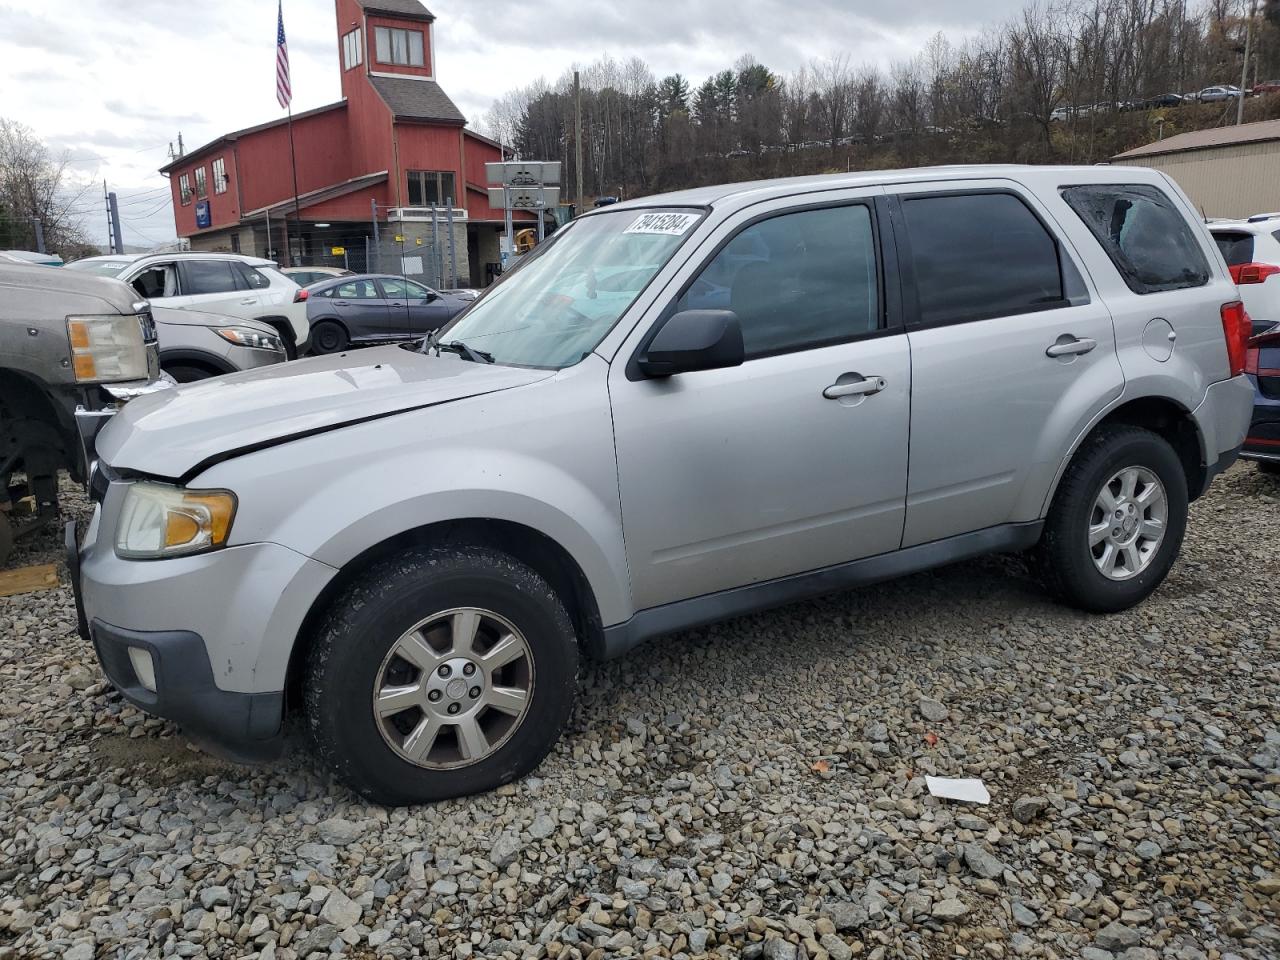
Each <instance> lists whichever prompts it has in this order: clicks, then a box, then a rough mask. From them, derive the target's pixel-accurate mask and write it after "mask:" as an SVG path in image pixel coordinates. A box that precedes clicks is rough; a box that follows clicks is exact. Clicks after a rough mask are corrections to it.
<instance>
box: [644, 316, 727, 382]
mask: <svg viewBox="0 0 1280 960" xmlns="http://www.w3.org/2000/svg"><path fill="white" fill-rule="evenodd" d="M742 361H743V347H742V326H741V324H739V323H738V315H737V314H736V313H734V312H733V311H732V310H683V311H681V312H680V313H677V314H674V315H673V316H672V317H670V318H669V319H668V320H667V322H666V323H665V324H663V325H662V329H661V330H659V331H658V332H657V334H656V335H655V336H654V338H653V340H651V341H650V342H649V346H648V349H646V350H645V352H644V354H643V355H642V356H641V358H640V360H639V362H638V366H639V367H640V370H641V371H642V372H643V373H644V374H645V376H648V377H669V376H671V375H672V374H676V373H689V372H692V371H694V370H719V369H721V368H723V367H737V366H741V365H742Z"/></svg>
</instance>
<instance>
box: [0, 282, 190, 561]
mask: <svg viewBox="0 0 1280 960" xmlns="http://www.w3.org/2000/svg"><path fill="white" fill-rule="evenodd" d="M167 386H169V382H167V381H166V380H164V379H161V378H160V360H159V353H158V345H157V342H156V329H155V324H154V323H153V322H152V319H151V308H150V307H149V306H148V304H147V303H146V301H141V302H140V301H139V299H138V295H137V294H136V293H135V292H134V291H133V290H131V289H130V288H129V286H128V285H127V284H125V283H122V282H121V281H119V280H110V279H106V278H103V277H90V276H84V275H81V274H76V273H71V272H69V271H66V270H60V269H55V268H53V267H41V266H16V265H11V264H7V263H6V264H0V565H3V563H4V562H5V560H6V559H7V557H8V556H9V554H10V552H11V551H12V549H13V544H14V540H15V538H17V537H19V536H22V535H24V534H28V533H31V532H33V531H35V530H37V529H39V528H40V527H42V526H44V525H45V524H47V523H49V522H51V521H53V520H54V519H56V517H57V515H58V509H57V507H58V471H59V470H67V471H68V472H69V473H70V474H71V476H72V478H73V479H75V480H77V481H79V482H81V483H83V482H84V481H85V478H86V475H87V470H88V464H89V462H90V461H91V460H92V453H91V451H92V442H93V437H94V435H95V434H96V433H97V431H98V430H99V429H100V427H101V425H102V424H103V423H104V422H105V421H106V419H108V418H109V417H110V416H112V415H113V414H114V413H115V412H116V410H117V409H118V405H119V404H120V403H122V402H124V401H125V400H128V399H130V398H132V397H136V396H139V395H141V394H143V393H147V392H151V391H153V390H156V389H162V388H164V387H167Z"/></svg>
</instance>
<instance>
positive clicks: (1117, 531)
mask: <svg viewBox="0 0 1280 960" xmlns="http://www.w3.org/2000/svg"><path fill="white" fill-rule="evenodd" d="M1168 518H1169V502H1168V499H1167V498H1166V496H1165V492H1164V484H1162V483H1161V482H1160V478H1159V477H1157V476H1156V475H1155V474H1154V473H1152V472H1151V471H1150V470H1148V469H1147V468H1146V467H1125V468H1124V469H1123V470H1119V471H1117V472H1116V474H1115V476H1113V477H1112V478H1111V479H1110V480H1108V481H1107V482H1106V483H1104V484H1103V485H1102V489H1101V490H1100V491H1098V496H1097V499H1096V500H1094V502H1093V515H1092V516H1091V517H1090V518H1089V552H1090V553H1091V554H1092V555H1093V564H1094V566H1096V567H1097V568H1098V571H1099V572H1100V573H1101V574H1102V575H1103V576H1104V577H1106V578H1107V579H1109V580H1128V579H1130V578H1132V577H1136V576H1137V575H1138V574H1140V573H1142V571H1143V570H1145V569H1147V567H1149V566H1150V565H1151V561H1152V560H1154V559H1155V558H1156V557H1157V556H1158V555H1159V552H1160V544H1161V543H1163V542H1164V534H1165V530H1166V529H1167V526H1166V522H1167V520H1168Z"/></svg>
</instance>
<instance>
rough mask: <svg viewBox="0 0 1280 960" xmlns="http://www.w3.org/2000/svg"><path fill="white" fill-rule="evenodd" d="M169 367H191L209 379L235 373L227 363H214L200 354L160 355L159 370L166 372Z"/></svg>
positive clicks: (178, 353)
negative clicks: (205, 374)
mask: <svg viewBox="0 0 1280 960" xmlns="http://www.w3.org/2000/svg"><path fill="white" fill-rule="evenodd" d="M170 367H192V368H194V369H196V370H201V371H203V372H204V373H207V374H209V376H211V377H216V376H220V375H221V374H224V373H234V372H235V368H234V367H233V366H231V365H230V364H228V363H222V362H218V361H215V360H213V359H212V358H209V357H206V356H204V355H202V354H196V353H183V352H181V351H178V352H176V353H162V354H160V368H161V369H162V370H168V369H169V368H170Z"/></svg>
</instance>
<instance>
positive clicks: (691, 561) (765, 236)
mask: <svg viewBox="0 0 1280 960" xmlns="http://www.w3.org/2000/svg"><path fill="white" fill-rule="evenodd" d="M1248 332H1249V326H1248V317H1247V315H1246V314H1245V312H1244V310H1243V308H1242V307H1241V305H1240V301H1239V294H1238V293H1237V291H1236V288H1235V285H1234V284H1233V283H1232V282H1231V278H1230V277H1229V275H1228V273H1227V269H1226V266H1225V264H1224V263H1223V262H1222V258H1221V256H1219V254H1218V252H1217V249H1216V247H1215V246H1214V243H1213V240H1212V238H1211V237H1210V236H1209V234H1208V232H1207V231H1206V229H1205V227H1204V226H1203V224H1201V223H1200V222H1199V218H1198V217H1197V215H1196V212H1195V210H1194V209H1193V208H1192V206H1191V205H1190V203H1189V202H1188V201H1187V199H1186V197H1185V196H1183V194H1182V193H1180V192H1179V190H1178V188H1177V187H1176V186H1175V185H1174V184H1173V183H1172V182H1171V181H1170V180H1168V179H1167V178H1166V177H1164V176H1163V175H1161V174H1159V173H1155V172H1152V171H1149V170H1141V169H1134V168H1124V169H1116V168H1101V167H1082V168H1074V167H1057V168H1054V167H971V168H965V167H955V168H940V169H931V170H912V171H880V172H876V173H869V174H857V175H848V176H845V175H841V176H832V177H818V178H810V179H793V180H780V181H773V182H765V183H756V184H735V185H731V186H723V187H713V188H705V189H698V190H691V191H687V192H683V193H675V194H670V195H667V196H661V197H651V198H647V199H644V200H640V201H634V202H629V203H620V204H616V205H612V206H608V207H605V208H602V209H600V210H598V211H595V212H592V213H589V214H587V215H585V216H583V217H580V218H579V219H577V220H575V221H573V222H572V223H571V224H570V225H569V226H568V227H566V228H564V229H562V230H561V231H559V232H558V233H557V234H556V236H555V237H554V239H553V240H552V241H551V242H549V243H545V244H543V245H542V246H541V247H539V248H538V249H537V250H536V251H535V252H534V253H533V254H531V255H529V256H528V257H526V258H525V259H524V261H523V262H522V263H521V264H520V266H519V267H518V268H517V269H516V270H514V271H512V272H510V273H509V274H508V275H507V276H506V277H504V278H503V280H502V282H501V283H499V284H498V285H496V286H495V287H493V288H491V289H489V290H488V291H487V292H486V293H485V294H484V295H483V296H482V297H481V298H480V299H478V300H476V301H475V302H474V303H473V304H472V305H471V306H470V307H469V308H468V309H467V310H466V311H465V312H463V313H462V314H460V315H459V316H458V317H457V318H455V319H454V320H453V321H452V322H451V323H450V324H448V325H447V326H446V327H444V328H443V330H442V332H441V333H440V334H439V335H438V336H434V337H432V338H431V339H430V340H428V341H427V342H425V343H424V342H420V343H419V344H417V345H413V346H406V347H396V346H390V347H381V348H377V349H374V350H369V351H361V352H358V353H353V354H349V355H331V356H326V357H317V358H313V359H310V360H306V361H303V362H300V363H294V364H284V365H280V366H276V367H268V368H265V369H262V370H258V371H253V372H249V373H242V374H232V375H230V376H227V377H222V378H218V379H216V380H212V381H208V382H207V383H204V384H197V385H194V386H192V387H183V388H181V389H179V390H177V391H172V394H173V395H171V396H168V397H158V398H152V399H145V400H141V401H137V402H134V403H132V404H130V405H129V406H128V407H126V408H125V410H124V412H123V414H122V416H121V417H119V418H117V420H116V422H114V423H112V424H110V425H109V426H108V427H107V428H106V430H104V431H103V433H102V435H101V437H100V439H99V445H98V452H99V456H100V458H101V460H100V463H101V466H100V470H99V473H98V475H97V476H96V477H95V478H94V482H93V485H92V486H93V490H94V496H95V498H96V499H97V507H96V510H95V513H94V517H93V520H92V523H91V524H90V525H89V528H88V530H87V531H86V532H85V533H84V537H83V541H82V544H81V546H80V548H79V551H78V556H77V551H76V550H72V556H71V563H72V565H73V567H74V566H75V565H76V564H77V562H78V566H79V574H78V579H79V589H80V595H81V596H82V598H83V610H84V614H85V619H86V629H87V631H88V633H87V635H89V636H91V637H92V640H93V643H94V644H95V645H96V647H97V651H98V655H99V657H100V658H101V660H102V663H103V666H104V668H105V670H106V672H107V674H108V675H109V676H110V677H111V679H112V680H113V681H114V683H115V684H116V685H117V686H118V687H119V688H120V690H121V691H122V692H123V694H124V695H125V696H126V697H127V698H128V699H129V700H131V701H132V702H134V703H135V704H138V705H139V706H141V707H142V708H143V709H145V710H148V711H151V712H153V713H156V714H159V715H161V716H166V717H171V718H173V719H175V720H178V721H179V722H182V723H184V724H185V725H186V726H187V727H188V728H189V729H190V730H192V731H194V732H197V733H200V734H203V735H205V736H206V737H212V738H214V739H215V740H217V741H219V742H221V743H222V744H223V745H227V746H232V747H234V748H236V749H237V750H239V751H241V752H248V751H250V750H258V751H262V750H264V749H268V748H270V746H271V745H272V744H274V743H275V742H277V737H278V733H279V731H280V728H281V719H282V716H283V715H284V713H285V710H286V707H294V706H296V707H298V708H300V709H301V710H302V712H303V713H304V714H305V716H306V719H307V723H308V725H309V728H310V732H311V734H312V738H313V740H314V743H315V746H316V748H317V750H318V752H319V754H320V755H321V756H322V757H323V758H324V759H325V760H326V761H327V762H328V763H329V764H330V765H331V766H332V768H333V769H334V770H335V771H336V772H337V773H339V774H340V775H341V776H342V778H343V779H345V781H346V782H347V783H349V784H350V785H351V786H352V787H354V788H355V789H356V790H357V791H359V792H360V793H361V794H363V795H364V796H365V797H367V798H370V799H372V800H374V801H378V802H381V803H387V804H401V803H412V802H418V801H425V800H434V799H440V798H444V797H451V796H457V795H461V794H467V793H471V792H474V791H479V790H485V789H488V788H491V787H494V786H496V785H498V784H501V783H504V782H506V781H509V780H512V779H513V778H515V777H519V776H521V775H522V774H524V773H526V772H528V771H529V770H531V769H533V768H534V767H535V766H536V765H537V764H538V762H539V761H540V760H541V759H542V757H543V756H544V755H545V754H546V753H547V751H548V750H550V749H551V747H552V745H553V744H554V743H555V742H556V739H557V738H558V737H559V735H560V732H561V729H562V726H563V725H564V723H565V720H566V718H567V717H568V715H569V711H570V707H571V704H572V702H573V699H574V693H575V684H576V674H577V669H578V663H579V659H580V657H582V656H584V655H587V656H592V657H615V656H618V655H620V654H623V653H625V652H626V651H628V650H630V649H631V648H633V647H635V646H636V645H637V644H639V643H640V642H641V641H644V640H646V639H647V638H650V637H653V636H655V635H658V634H664V633H669V632H672V631H677V630H682V629H685V628H688V627H693V626H696V625H699V624H705V623H709V622H712V621H716V620H722V619H724V618H727V617H733V616H736V615H739V614H743V613H748V612H751V611H756V610H761V609H764V608H766V607H770V606H773V605H776V604H781V603H786V602H788V601H792V600H796V599H798V598H802V597H808V596H812V595H815V594H820V593H825V592H830V591H833V590H841V589H844V588H848V587H853V586H857V585H861V584H866V583H871V582H873V581H877V580H881V579H885V578H888V577H893V576H897V575H899V574H903V573H908V572H911V571H916V570H922V569H925V568H927V567H933V566H937V565H939V564H945V563H950V562H952V561H955V560H960V559H963V558H966V557H972V556H975V555H978V554H983V553H988V552H991V551H1020V550H1028V551H1031V552H1032V554H1033V555H1034V557H1035V560H1036V562H1037V564H1038V566H1039V568H1040V569H1041V570H1042V571H1043V574H1044V580H1045V583H1046V585H1047V587H1048V589H1049V590H1050V591H1051V592H1052V594H1053V595H1054V596H1056V597H1058V598H1059V599H1060V600H1062V601H1063V602H1065V603H1069V604H1072V605H1075V606H1077V607H1080V608H1082V609H1085V610H1089V611H1094V612H1098V613H1106V612H1110V611H1116V610H1122V609H1124V608H1126V607H1129V606H1131V605H1133V604H1135V603H1137V602H1139V601H1140V600H1142V599H1143V598H1144V597H1146V596H1147V595H1148V594H1150V593H1151V592H1152V591H1153V590H1154V589H1155V588H1156V587H1157V586H1158V585H1159V584H1160V582H1161V581H1162V580H1163V578H1164V577H1165V575H1166V574H1167V573H1168V571H1169V568H1170V566H1171V565H1172V564H1173V562H1174V560H1175V558H1176V556H1177V553H1178V549H1179V547H1180V545H1181V542H1182V537H1183V531H1184V529H1185V527H1186V522H1187V508H1188V504H1189V503H1190V502H1191V501H1193V500H1195V499H1196V498H1197V497H1198V496H1200V495H1201V494H1202V493H1203V492H1204V491H1205V489H1206V488H1207V487H1208V485H1209V483H1210V481H1211V480H1212V479H1213V477H1214V476H1215V475H1216V474H1217V473H1219V472H1220V471H1221V470H1223V469H1224V468H1225V467H1227V466H1228V465H1230V464H1231V463H1232V461H1233V460H1234V459H1235V457H1236V455H1237V452H1238V451H1239V448H1240V446H1241V443H1242V442H1243V440H1244V436H1245V428H1246V426H1247V424H1248V422H1249V415H1250V409H1251V406H1252V402H1253V391H1252V389H1251V388H1250V386H1249V383H1248V381H1247V379H1246V378H1245V377H1243V376H1241V375H1240V372H1241V368H1242V365H1243V363H1244V344H1245V338H1246V337H1247V335H1248Z"/></svg>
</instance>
